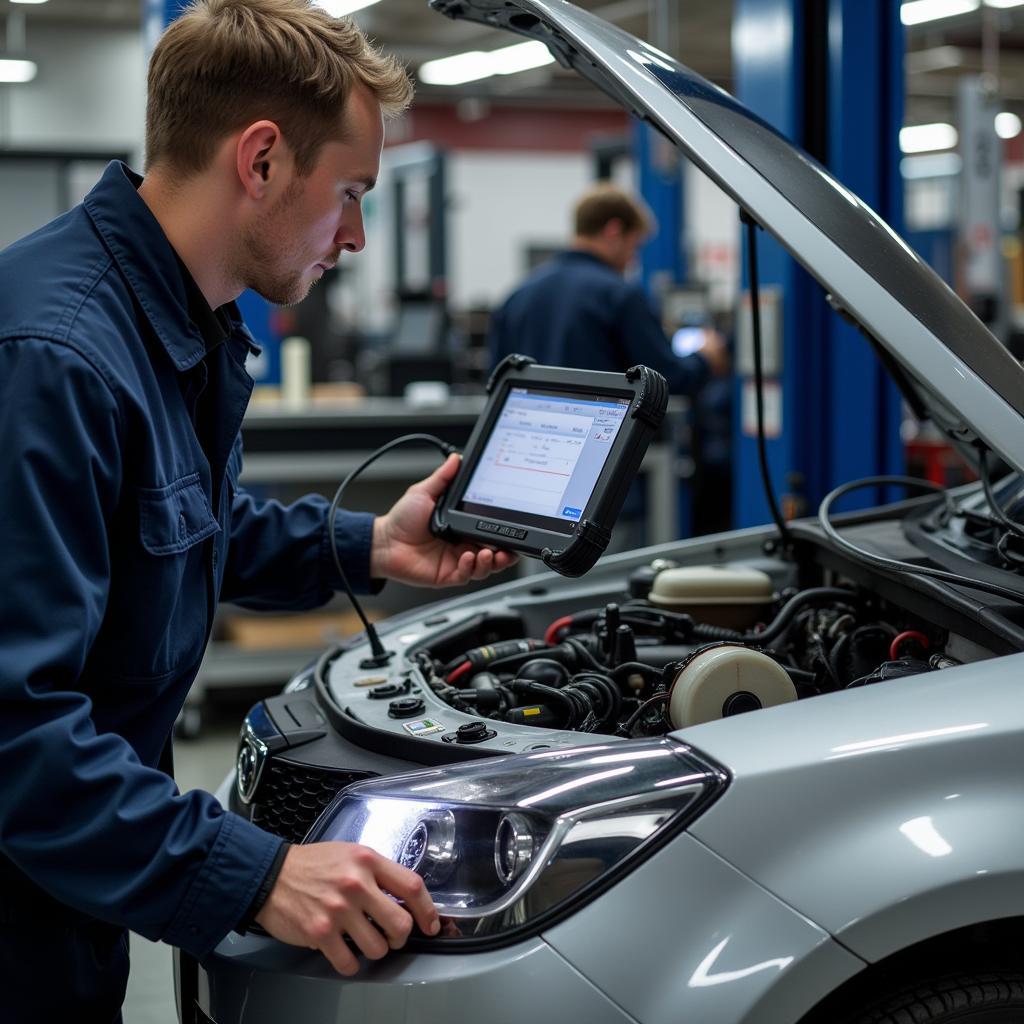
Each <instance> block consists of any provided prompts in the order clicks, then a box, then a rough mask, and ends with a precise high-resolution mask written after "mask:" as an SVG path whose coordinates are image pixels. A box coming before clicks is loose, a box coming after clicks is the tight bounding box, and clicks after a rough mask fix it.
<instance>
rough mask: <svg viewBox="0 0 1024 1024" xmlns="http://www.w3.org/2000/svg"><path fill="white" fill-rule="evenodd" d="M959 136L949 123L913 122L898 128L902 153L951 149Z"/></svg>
mask: <svg viewBox="0 0 1024 1024" xmlns="http://www.w3.org/2000/svg"><path fill="white" fill-rule="evenodd" d="M958 138H959V136H958V135H957V133H956V129H955V128H954V127H953V126H952V125H951V124H941V123H940V124H915V125H911V126H910V127H909V128H901V129H900V149H902V150H903V152H904V153H931V152H932V151H933V150H936V149H953V147H954V146H956V143H957V139H958Z"/></svg>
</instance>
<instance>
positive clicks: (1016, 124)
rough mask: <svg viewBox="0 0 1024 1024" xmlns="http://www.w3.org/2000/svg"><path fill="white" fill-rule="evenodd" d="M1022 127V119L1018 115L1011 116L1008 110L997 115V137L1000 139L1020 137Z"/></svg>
mask: <svg viewBox="0 0 1024 1024" xmlns="http://www.w3.org/2000/svg"><path fill="white" fill-rule="evenodd" d="M1021 127H1022V125H1021V123H1020V118H1019V117H1018V116H1017V115H1016V114H1011V113H1010V112H1009V111H1008V110H1004V111H1003V112H1002V113H1001V114H996V135H998V136H999V138H1001V139H1015V138H1016V137H1017V136H1018V135H1020V130H1021Z"/></svg>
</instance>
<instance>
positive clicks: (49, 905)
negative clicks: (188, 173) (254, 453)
mask: <svg viewBox="0 0 1024 1024" xmlns="http://www.w3.org/2000/svg"><path fill="white" fill-rule="evenodd" d="M140 183H141V179H140V178H139V177H138V176H137V175H134V174H132V172H131V171H129V170H128V168H127V167H125V166H124V165H123V164H119V163H114V164H111V165H110V166H109V167H108V168H107V170H106V172H105V173H104V175H103V177H102V179H101V180H100V182H99V183H98V184H97V186H96V187H95V188H94V189H93V190H92V192H90V193H89V195H88V196H87V197H86V199H85V200H84V202H83V203H82V204H81V205H80V206H78V207H76V208H75V209H73V210H72V211H70V212H69V213H67V214H65V215H64V216H62V217H59V218H58V219H57V220H55V221H53V222H52V223H50V224H48V225H47V226H45V227H43V228H42V229H40V230H39V231H36V232H35V233H33V234H32V235H30V236H28V237H27V238H25V239H23V240H21V241H20V242H17V243H15V244H14V245H13V246H11V247H10V248H8V249H7V250H5V251H4V252H3V253H0V282H2V287H0V452H2V457H0V524H2V528H0V565H2V567H3V586H0V779H2V780H3V781H2V785H0V988H2V995H0V1019H3V1020H4V1021H5V1022H11V1024H14V1022H20V1021H21V1020H23V1019H24V1020H33V1021H49V1020H90V1021H92V1020H115V1019H117V1015H118V1012H119V1011H118V1008H119V1006H120V1003H121V999H122V997H123V992H124V986H125V981H126V978H127V936H126V934H125V931H124V929H125V928H131V929H133V930H134V931H136V932H138V933H140V934H142V935H144V936H147V937H148V938H150V939H153V940H158V939H162V940H163V941H165V942H167V943H170V944H172V945H175V946H179V947H181V948H182V949H184V950H186V951H188V952H189V953H190V954H192V955H193V956H195V957H197V958H200V959H201V958H202V957H203V956H204V955H205V954H207V953H208V952H209V951H210V950H211V949H212V948H213V947H214V946H215V945H216V944H217V942H219V941H220V939H222V938H223V937H224V936H225V935H226V934H227V933H228V932H229V931H231V929H232V928H233V927H234V926H235V925H236V924H238V923H239V921H241V920H242V919H243V918H244V917H245V915H246V912H247V910H248V908H249V907H250V904H251V903H252V901H253V898H254V896H255V894H256V893H257V891H258V889H259V887H260V884H261V882H262V881H263V879H264V877H265V876H266V874H267V872H268V869H270V867H271V866H272V865H273V864H274V861H275V857H277V855H278V854H279V848H280V845H281V840H280V839H279V838H277V837H275V836H273V835H270V834H269V833H267V832H264V831H262V830H261V829H259V828H257V827H256V826H254V825H252V824H250V823H249V822H247V821H245V820H243V819H242V818H240V817H238V816H237V815H234V814H231V813H228V812H226V811H224V810H223V809H222V808H221V806H220V805H219V804H218V802H217V801H216V800H215V799H214V798H213V797H212V796H210V795H209V794H207V793H204V792H199V791H192V792H189V793H186V794H184V795H182V794H179V792H178V790H177V788H176V786H175V784H174V782H173V780H172V779H171V778H170V777H169V776H168V775H167V774H166V773H165V772H163V771H161V770H160V769H159V768H158V765H159V764H160V763H161V754H162V752H163V751H164V750H165V747H166V745H167V744H168V742H169V737H170V734H171V730H172V727H173V724H174V721H175V718H176V716H177V714H178V711H179V710H180V708H181V706H182V703H183V701H184V699H185V695H186V694H187V692H188V689H189V687H190V685H191V684H192V681H193V679H194V678H195V676H196V672H197V670H198V668H199V664H200V660H201V659H202V656H203V651H204V650H205V648H206V644H207V641H208V639H209V636H210V630H211V627H212V623H213V615H214V609H215V607H216V605H217V602H218V600H226V601H232V602H236V603H238V604H241V605H244V606H246V607H249V608H265V609H270V608H291V609H304V608H313V607H316V606H318V605H321V604H323V603H324V602H325V601H327V600H328V599H329V598H330V596H331V595H332V594H333V593H334V591H335V589H336V586H339V585H340V581H339V580H338V578H337V573H336V570H335V569H334V566H333V562H332V559H331V554H330V542H329V534H328V524H327V511H328V502H327V501H326V500H324V499H323V498H322V497H319V496H310V497H306V498H303V499H301V500H299V501H297V502H295V503H294V504H292V505H289V506H287V507H285V506H283V505H281V504H280V503H278V502H275V501H259V500H256V499H255V498H253V497H252V496H250V495H248V494H247V493H246V492H245V491H244V490H243V489H242V488H241V487H240V486H239V484H238V477H239V472H240V470H241V465H242V449H241V441H240V435H239V427H240V424H241V422H242V416H243V413H244V412H245V408H246V404H247V402H248V400H249V395H250V392H251V390H252V386H253V382H252V379H251V378H250V377H249V375H248V374H247V373H246V370H245V365H244V364H245V358H246V355H247V354H248V353H249V351H250V350H251V349H252V348H253V347H254V346H253V342H252V338H251V336H250V335H249V333H248V332H247V330H246V328H245V327H244V325H243V324H242V322H241V320H240V318H239V317H238V315H237V310H235V309H234V307H233V306H231V307H224V308H223V309H222V310H221V311H218V314H219V315H220V316H221V317H222V321H221V322H222V323H223V324H224V328H225V329H224V331H223V339H222V341H221V342H220V343H219V344H214V345H208V344H207V343H204V338H203V334H202V331H201V330H200V328H199V327H197V326H196V324H195V323H194V322H193V321H192V320H191V319H190V317H189V292H188V274H187V271H186V270H185V269H184V266H183V264H181V263H180V261H179V260H178V258H177V256H176V254H175V252H174V250H173V248H172V247H171V245H170V243H169V242H168V240H167V238H166V236H165V235H164V233H163V231H162V230H161V228H160V225H159V224H158V222H157V221H156V219H155V218H154V217H153V215H152V213H151V212H150V211H149V208H148V207H147V206H146V204H145V203H144V202H143V200H142V199H141V197H140V196H139V195H138V192H137V189H138V186H139V184H140ZM192 287H193V288H194V285H193V286H192ZM207 308H208V307H207ZM225 313H226V318H225ZM371 534H372V517H371V516H369V515H361V514H350V513H341V514H339V517H338V521H337V528H336V536H337V540H338V546H339V549H340V553H341V557H342V560H343V565H344V567H345V571H346V574H347V575H348V577H349V580H350V581H351V583H352V584H353V586H354V587H355V588H357V589H360V590H363V591H366V590H368V589H370V588H371V581H370V579H369V556H370V542H371Z"/></svg>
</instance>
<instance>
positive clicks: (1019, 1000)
mask: <svg viewBox="0 0 1024 1024" xmlns="http://www.w3.org/2000/svg"><path fill="white" fill-rule="evenodd" d="M1022 1020H1024V975H1020V974H978V975H959V974H958V975H951V976H949V977H945V978H940V979H936V980H932V981H926V982H921V983H918V984H915V985H912V986H910V987H908V988H906V989H904V990H903V991H901V992H897V993H895V994H890V995H887V996H886V997H885V998H884V999H881V1000H879V1001H878V1002H876V1003H875V1004H873V1005H872V1006H870V1007H867V1008H865V1009H863V1010H862V1011H860V1012H859V1013H856V1014H854V1015H853V1016H852V1017H850V1018H848V1022H847V1024H1020V1022H1021V1021H1022Z"/></svg>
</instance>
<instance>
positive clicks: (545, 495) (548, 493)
mask: <svg viewBox="0 0 1024 1024" xmlns="http://www.w3.org/2000/svg"><path fill="white" fill-rule="evenodd" d="M629 406H630V399H629V398H622V397H618V396H614V395H595V394H593V393H585V392H567V391H552V390H544V389H539V388H531V387H512V388H510V389H509V393H508V395H507V397H506V399H505V403H504V405H503V406H502V409H501V412H500V413H499V414H498V417H497V419H496V420H495V422H494V426H493V428H492V430H491V434H490V437H489V438H488V439H487V443H486V445H485V446H484V449H483V452H482V453H481V456H480V459H479V461H478V462H477V464H476V467H475V468H474V470H473V474H472V476H471V477H470V479H469V482H468V483H467V485H466V489H465V491H464V492H463V494H462V500H461V501H460V502H459V505H458V508H459V509H460V510H461V511H465V512H472V513H476V514H482V515H487V514H490V515H493V516H498V517H500V518H502V519H508V520H511V521H513V522H517V523H523V524H525V525H533V526H542V527H545V528H547V529H553V530H556V531H558V532H559V533H572V532H573V531H574V529H575V527H576V524H577V523H578V522H579V521H580V519H581V518H582V516H583V512H584V510H585V509H586V507H587V502H588V501H589V500H590V496H591V494H592V493H593V491H594V487H595V486H596V485H597V480H598V477H599V476H600V474H601V470H602V469H603V468H604V465H605V463H606V462H607V460H608V455H609V453H610V452H611V450H612V446H613V444H614V442H615V438H616V437H617V436H618V434H619V430H620V428H621V427H622V424H623V422H624V421H625V417H626V413H627V412H628V410H629Z"/></svg>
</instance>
